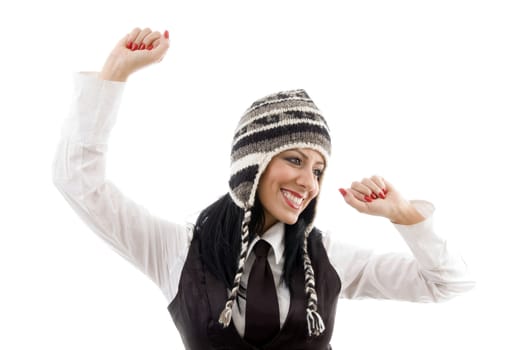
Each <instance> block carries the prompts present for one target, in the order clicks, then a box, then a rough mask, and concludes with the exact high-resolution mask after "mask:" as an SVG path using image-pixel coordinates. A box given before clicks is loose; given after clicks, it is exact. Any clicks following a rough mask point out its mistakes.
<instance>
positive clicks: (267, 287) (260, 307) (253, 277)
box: [245, 240, 279, 345]
mask: <svg viewBox="0 0 526 350" xmlns="http://www.w3.org/2000/svg"><path fill="white" fill-rule="evenodd" d="M269 249H270V244H268V243H267V242H266V241H264V240H259V241H258V242H257V243H256V245H255V246H254V252H255V254H256V261H255V262H254V265H253V266H252V270H251V271H250V276H249V277H248V285H247V303H246V313H245V339H246V340H247V341H248V342H249V343H251V344H254V345H263V344H265V343H268V342H269V341H270V340H271V339H272V338H273V337H274V336H275V335H276V334H277V333H278V332H279V306H278V297H277V295H276V287H275V285H274V277H272V270H271V269H270V265H269V264H268V261H267V255H268V251H269Z"/></svg>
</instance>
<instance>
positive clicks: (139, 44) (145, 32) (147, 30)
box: [134, 28, 152, 50]
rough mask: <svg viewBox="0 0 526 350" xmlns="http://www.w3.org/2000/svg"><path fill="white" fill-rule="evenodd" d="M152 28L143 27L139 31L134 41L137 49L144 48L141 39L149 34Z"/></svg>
mask: <svg viewBox="0 0 526 350" xmlns="http://www.w3.org/2000/svg"><path fill="white" fill-rule="evenodd" d="M151 32H152V30H151V29H150V28H144V29H143V30H141V31H140V33H139V34H138V35H137V37H136V38H135V41H134V43H135V44H137V49H138V50H144V49H145V48H146V45H145V44H144V42H143V40H144V38H146V37H147V36H148V34H150V33H151Z"/></svg>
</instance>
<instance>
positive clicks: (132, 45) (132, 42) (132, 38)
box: [126, 27, 141, 51]
mask: <svg viewBox="0 0 526 350" xmlns="http://www.w3.org/2000/svg"><path fill="white" fill-rule="evenodd" d="M140 33H141V28H138V27H135V28H133V29H132V31H131V32H130V33H129V34H128V43H127V46H126V47H128V48H129V49H130V50H133V51H135V50H137V48H138V47H139V45H137V44H136V39H137V36H138V35H139V34H140Z"/></svg>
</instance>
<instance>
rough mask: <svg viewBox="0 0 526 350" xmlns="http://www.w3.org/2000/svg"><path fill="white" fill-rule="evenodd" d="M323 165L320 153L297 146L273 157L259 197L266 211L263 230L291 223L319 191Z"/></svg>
mask: <svg viewBox="0 0 526 350" xmlns="http://www.w3.org/2000/svg"><path fill="white" fill-rule="evenodd" d="M324 168H325V161H324V158H323V157H322V155H321V154H320V153H319V152H318V151H315V150H312V149H310V148H297V149H291V150H287V151H284V152H281V153H279V154H277V155H276V156H274V158H272V160H271V161H270V163H269V164H268V166H267V168H266V169H265V172H264V173H263V174H262V175H261V179H260V180H259V187H258V197H259V200H260V201H261V204H262V205H263V211H264V213H265V225H264V231H266V230H267V229H268V228H269V227H271V226H272V225H274V224H275V223H276V222H278V221H281V222H284V223H286V224H289V225H292V224H294V223H296V221H297V220H298V217H299V215H300V214H301V212H302V211H303V210H304V209H305V208H306V207H307V206H308V205H309V203H310V201H311V200H312V199H313V198H315V197H316V196H317V195H318V193H319V188H320V187H319V180H320V176H321V175H322V173H323V170H324Z"/></svg>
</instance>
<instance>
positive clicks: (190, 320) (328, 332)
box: [168, 232, 341, 350]
mask: <svg viewBox="0 0 526 350" xmlns="http://www.w3.org/2000/svg"><path fill="white" fill-rule="evenodd" d="M309 254H310V257H311V260H312V266H313V268H314V272H315V276H316V277H315V278H316V292H317V295H318V313H319V314H320V315H321V317H322V319H323V322H324V323H325V331H324V332H323V333H322V334H321V335H320V336H318V337H309V336H308V332H307V319H306V317H307V316H306V300H307V299H306V296H305V286H304V284H305V276H304V274H303V268H302V267H301V268H297V269H296V270H295V271H294V272H293V279H292V286H291V290H290V296H291V298H290V308H289V312H288V314H287V318H286V320H285V323H284V324H283V327H282V329H281V330H280V332H279V333H278V334H277V335H276V337H275V338H274V339H273V340H272V341H271V342H270V343H269V344H267V345H266V346H265V347H263V348H261V349H265V350H274V349H286V350H295V349H298V350H299V349H301V350H310V349H312V350H322V349H326V350H329V349H331V346H330V344H329V343H330V339H331V336H332V331H333V327H334V317H335V314H336V304H337V301H338V295H339V293H340V289H341V282H340V279H339V277H338V275H337V273H336V271H335V270H334V268H333V267H332V265H331V264H330V263H329V259H328V257H327V253H326V251H325V247H324V246H323V244H322V242H321V237H320V235H319V234H315V233H314V232H313V234H311V236H310V237H309ZM226 299H227V290H226V289H225V287H224V285H223V283H222V282H221V281H219V280H218V279H216V278H215V277H214V276H212V275H211V274H210V273H209V272H208V271H205V269H204V265H203V264H202V262H201V259H200V254H199V242H198V240H197V239H193V240H192V243H191V245H190V251H189V252H188V257H187V258H186V262H185V264H184V267H183V271H182V274H181V279H180V282H179V290H178V292H177V295H176V296H175V298H174V300H173V301H172V302H171V303H170V305H169V306H168V311H169V312H170V314H171V316H172V319H173V321H174V323H175V325H176V326H177V329H178V330H179V333H180V335H181V338H182V340H183V343H184V344H185V347H186V349H191V350H208V349H224V350H226V349H230V350H234V349H235V350H245V349H246V350H254V349H257V348H256V347H254V346H252V345H250V344H249V343H247V342H246V341H244V340H243V338H242V337H240V336H239V334H238V332H237V330H236V328H235V326H234V324H233V322H231V323H230V326H228V327H227V328H223V326H222V325H221V324H219V322H218V319H219V314H220V313H221V311H223V308H224V306H225V302H226ZM234 307H235V306H234Z"/></svg>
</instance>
